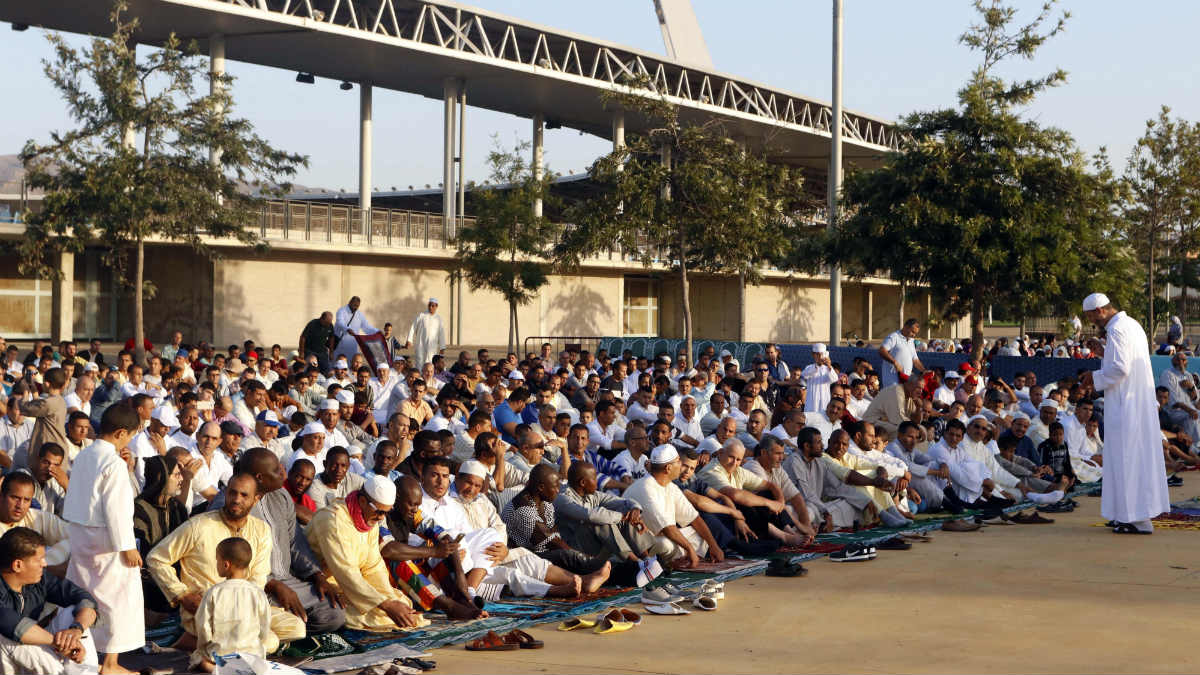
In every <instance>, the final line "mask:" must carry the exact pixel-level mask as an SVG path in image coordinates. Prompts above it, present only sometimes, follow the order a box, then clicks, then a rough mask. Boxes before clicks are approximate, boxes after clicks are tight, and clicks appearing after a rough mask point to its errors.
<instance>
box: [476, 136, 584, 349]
mask: <svg viewBox="0 0 1200 675" xmlns="http://www.w3.org/2000/svg"><path fill="white" fill-rule="evenodd" d="M528 154H529V144H528V143H523V144H520V145H518V146H517V147H515V148H513V150H512V151H509V152H505V151H503V150H501V149H500V148H499V147H498V146H497V147H495V148H493V149H492V151H491V152H490V153H488V158H487V163H488V166H489V167H490V170H491V176H490V179H489V184H495V185H496V189H491V188H490V187H484V188H481V187H480V186H478V185H473V186H472V190H471V197H472V199H473V200H474V207H473V211H474V213H475V225H474V227H469V228H463V229H462V231H460V232H459V233H458V236H457V238H456V239H455V242H456V244H457V247H458V249H457V251H456V252H455V268H454V271H453V272H452V276H453V278H465V279H466V280H467V282H468V283H469V284H470V286H471V288H472V289H479V288H486V289H488V290H491V291H495V292H497V293H499V294H500V295H501V296H503V297H504V300H505V302H507V303H508V350H509V351H517V348H518V347H519V346H520V342H521V332H520V324H519V322H518V321H517V308H518V307H520V306H521V305H526V304H529V302H530V301H532V300H533V299H534V298H535V297H536V296H537V292H538V289H540V288H541V287H542V286H545V285H546V283H547V282H548V281H549V274H550V270H551V264H550V262H549V257H550V255H551V247H552V246H553V245H554V243H555V242H556V241H557V240H558V235H559V233H560V232H561V231H562V226H561V225H559V224H556V223H554V222H551V221H550V219H548V218H546V217H545V216H543V215H541V214H540V213H535V209H534V205H535V204H536V203H537V202H538V201H541V203H542V213H545V212H546V211H548V210H556V208H557V205H558V202H557V200H556V199H555V197H554V196H553V195H552V194H551V192H550V186H551V185H552V184H553V182H554V176H553V175H552V174H551V173H550V172H549V171H548V170H546V169H545V168H544V167H543V168H542V171H541V172H540V175H535V172H534V166H533V165H532V163H530V162H527V161H526V160H525V156H526V155H528Z"/></svg>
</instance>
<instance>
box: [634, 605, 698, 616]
mask: <svg viewBox="0 0 1200 675" xmlns="http://www.w3.org/2000/svg"><path fill="white" fill-rule="evenodd" d="M645 607H646V611H647V612H650V613H651V614H661V615H663V616H675V615H678V614H691V612H690V611H688V610H686V609H684V608H682V607H680V606H679V605H677V604H675V603H673V602H668V603H666V604H663V605H645Z"/></svg>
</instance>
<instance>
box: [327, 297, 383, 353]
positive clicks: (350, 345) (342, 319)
mask: <svg viewBox="0 0 1200 675" xmlns="http://www.w3.org/2000/svg"><path fill="white" fill-rule="evenodd" d="M361 306H362V300H361V299H360V298H359V297H358V296H357V295H356V296H354V297H353V298H350V302H347V303H346V304H345V305H344V306H343V307H341V308H340V309H338V311H337V314H336V315H335V316H334V322H333V335H334V337H336V338H337V340H338V345H337V349H336V350H335V351H334V353H333V358H334V359H335V360H336V359H338V358H341V357H345V358H346V359H349V358H350V357H352V356H354V355H355V354H357V353H358V341H357V340H355V339H354V336H355V335H372V334H374V333H378V332H379V329H378V328H376V327H375V326H372V325H371V324H370V322H369V321H367V319H366V317H364V316H363V315H362V312H360V311H358V310H359V308H360V307H361Z"/></svg>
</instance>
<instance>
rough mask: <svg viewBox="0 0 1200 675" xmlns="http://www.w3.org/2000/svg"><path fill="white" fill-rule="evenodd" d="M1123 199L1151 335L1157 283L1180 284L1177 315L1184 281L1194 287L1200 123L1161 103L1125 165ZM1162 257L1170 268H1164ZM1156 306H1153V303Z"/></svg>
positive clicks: (1199, 216) (1162, 305)
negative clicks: (1176, 116) (1177, 116)
mask: <svg viewBox="0 0 1200 675" xmlns="http://www.w3.org/2000/svg"><path fill="white" fill-rule="evenodd" d="M1123 185H1124V187H1125V192H1124V199H1123V200H1122V203H1121V207H1122V215H1123V217H1124V231H1123V234H1124V235H1125V236H1126V237H1127V240H1128V241H1129V243H1130V244H1131V245H1132V246H1133V248H1134V250H1135V251H1136V252H1137V257H1138V261H1139V262H1140V263H1141V265H1142V266H1143V272H1144V278H1145V280H1146V283H1145V286H1144V290H1145V293H1146V295H1145V297H1146V299H1147V300H1146V302H1145V303H1144V305H1145V307H1146V329H1147V330H1148V331H1150V333H1151V335H1153V334H1154V333H1155V332H1156V331H1157V324H1158V323H1159V310H1165V305H1166V304H1167V303H1166V302H1164V301H1161V300H1160V299H1159V298H1157V297H1156V295H1157V293H1156V289H1157V288H1160V287H1161V284H1162V283H1163V282H1165V281H1167V280H1170V281H1172V282H1173V283H1175V284H1176V285H1177V286H1180V287H1181V290H1182V293H1181V294H1180V312H1179V313H1180V315H1181V316H1184V317H1185V320H1186V311H1185V307H1186V305H1185V302H1186V296H1187V289H1188V287H1189V286H1190V287H1195V275H1196V269H1195V261H1193V260H1192V259H1191V252H1192V251H1194V250H1195V249H1196V246H1197V243H1198V242H1197V226H1198V225H1200V128H1198V127H1197V125H1195V124H1192V123H1190V122H1188V121H1187V120H1182V119H1174V118H1172V117H1171V109H1170V108H1168V107H1167V106H1163V107H1162V109H1161V110H1160V111H1159V113H1158V116H1157V117H1156V118H1154V119H1150V120H1147V121H1146V130H1145V133H1143V134H1142V137H1141V138H1139V139H1138V140H1137V143H1136V144H1135V145H1134V147H1133V150H1132V151H1131V152H1130V154H1129V159H1128V161H1127V162H1126V165H1125V175H1124V177H1123ZM1164 261H1165V262H1167V263H1168V264H1169V265H1170V268H1171V271H1172V272H1173V273H1172V274H1170V275H1169V276H1168V275H1167V274H1166V271H1167V269H1166V266H1162V267H1160V266H1159V263H1160V262H1164ZM1156 301H1157V304H1159V305H1160V307H1155V303H1156Z"/></svg>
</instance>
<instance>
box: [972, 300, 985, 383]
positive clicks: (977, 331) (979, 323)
mask: <svg viewBox="0 0 1200 675" xmlns="http://www.w3.org/2000/svg"><path fill="white" fill-rule="evenodd" d="M983 312H984V309H983V297H981V295H980V294H979V293H976V294H975V297H973V298H972V299H971V359H972V360H975V361H978V362H979V363H980V365H982V364H983Z"/></svg>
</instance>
